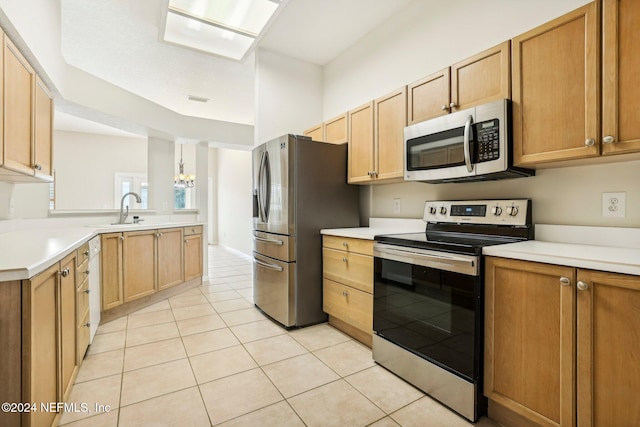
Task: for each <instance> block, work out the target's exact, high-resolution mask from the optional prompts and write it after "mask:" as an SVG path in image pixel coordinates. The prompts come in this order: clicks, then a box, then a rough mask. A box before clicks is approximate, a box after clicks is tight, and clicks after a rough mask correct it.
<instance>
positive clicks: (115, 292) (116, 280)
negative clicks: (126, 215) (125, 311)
mask: <svg viewBox="0 0 640 427" xmlns="http://www.w3.org/2000/svg"><path fill="white" fill-rule="evenodd" d="M123 239H124V236H123V235H122V233H106V234H103V235H102V238H101V246H102V249H101V252H100V261H101V263H100V272H101V275H102V283H101V286H102V310H109V309H111V308H114V307H117V306H119V305H121V304H122V303H123V302H124V297H123V289H122V240H123Z"/></svg>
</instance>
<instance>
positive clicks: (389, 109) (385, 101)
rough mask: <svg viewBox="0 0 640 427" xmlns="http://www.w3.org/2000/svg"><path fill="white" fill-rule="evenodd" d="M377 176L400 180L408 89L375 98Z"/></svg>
mask: <svg viewBox="0 0 640 427" xmlns="http://www.w3.org/2000/svg"><path fill="white" fill-rule="evenodd" d="M374 114H375V120H374V121H375V139H376V150H375V162H374V164H376V165H377V167H376V172H377V174H376V179H377V180H383V179H398V178H399V179H402V176H403V174H404V162H403V159H404V128H405V126H407V88H406V87H403V88H402V89H399V90H397V91H395V92H393V93H390V94H388V95H386V96H383V97H382V98H378V99H376V100H375V110H374Z"/></svg>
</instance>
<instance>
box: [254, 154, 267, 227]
mask: <svg viewBox="0 0 640 427" xmlns="http://www.w3.org/2000/svg"><path fill="white" fill-rule="evenodd" d="M264 155H265V153H264V152H263V153H262V154H261V156H260V166H259V167H258V182H257V184H258V186H257V188H256V194H257V196H258V197H257V199H258V219H259V220H260V222H265V214H264V202H263V200H262V193H263V185H262V179H263V169H264Z"/></svg>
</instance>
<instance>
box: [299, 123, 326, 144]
mask: <svg viewBox="0 0 640 427" xmlns="http://www.w3.org/2000/svg"><path fill="white" fill-rule="evenodd" d="M302 134H303V135H304V136H308V137H309V138H311V139H313V140H314V141H322V140H323V139H324V133H323V131H322V124H319V125H317V126H314V127H311V128H309V129H307V130H305V131H304V132H302Z"/></svg>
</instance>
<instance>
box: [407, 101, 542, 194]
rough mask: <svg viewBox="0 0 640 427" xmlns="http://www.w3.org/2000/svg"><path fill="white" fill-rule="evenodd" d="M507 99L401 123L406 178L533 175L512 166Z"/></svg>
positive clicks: (437, 180)
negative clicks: (433, 117)
mask: <svg viewBox="0 0 640 427" xmlns="http://www.w3.org/2000/svg"><path fill="white" fill-rule="evenodd" d="M512 148H513V144H512V142H511V102H510V101H509V100H508V99H501V100H498V101H494V102H491V103H487V104H482V105H479V106H477V107H473V108H469V109H466V110H461V111H457V112H455V113H451V114H447V115H445V116H441V117H437V118H435V119H431V120H426V121H424V122H420V123H416V124H414V125H411V126H407V127H406V128H405V129H404V152H405V159H404V179H405V181H423V182H430V183H441V182H466V181H484V180H494V179H505V178H517V177H523V176H531V175H534V174H535V171H533V170H529V169H523V168H517V167H514V166H513V153H512Z"/></svg>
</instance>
